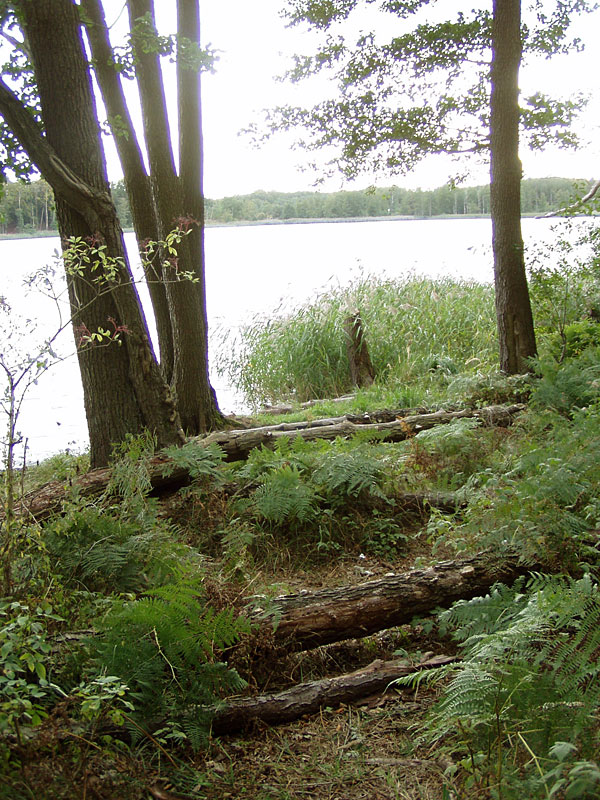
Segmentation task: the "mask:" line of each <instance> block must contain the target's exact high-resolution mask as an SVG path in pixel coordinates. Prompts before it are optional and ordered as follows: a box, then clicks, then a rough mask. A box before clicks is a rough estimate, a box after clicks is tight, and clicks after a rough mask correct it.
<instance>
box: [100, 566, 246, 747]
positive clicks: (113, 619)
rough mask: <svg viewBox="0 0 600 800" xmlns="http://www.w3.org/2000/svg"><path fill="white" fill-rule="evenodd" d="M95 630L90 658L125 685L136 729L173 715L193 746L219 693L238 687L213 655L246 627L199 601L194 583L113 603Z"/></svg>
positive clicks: (200, 595) (236, 678)
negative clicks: (132, 703) (93, 653)
mask: <svg viewBox="0 0 600 800" xmlns="http://www.w3.org/2000/svg"><path fill="white" fill-rule="evenodd" d="M98 629H99V632H100V636H99V637H95V638H94V640H93V641H92V643H91V645H92V647H93V649H94V651H95V661H96V663H97V664H98V665H99V666H100V667H101V668H102V669H104V670H106V672H107V674H110V675H116V676H118V677H119V678H120V679H121V680H122V681H123V682H124V683H126V684H127V685H128V686H129V687H130V694H129V699H130V700H132V701H133V702H134V705H135V715H134V719H135V720H136V721H137V723H138V724H141V725H142V726H149V727H157V726H159V725H160V724H161V723H162V722H164V720H165V719H171V720H178V721H179V723H180V724H182V725H184V726H186V728H187V732H188V735H190V734H193V737H194V743H195V744H196V745H197V744H199V738H198V736H197V735H196V734H199V732H201V731H202V732H204V733H205V732H206V730H207V728H208V724H209V717H208V714H207V707H208V706H210V705H212V704H213V703H215V702H216V700H217V699H218V697H219V696H220V694H221V692H223V691H229V692H231V691H237V690H239V689H241V688H242V687H243V686H244V685H245V682H244V681H243V680H242V679H241V678H240V676H239V675H238V673H237V672H236V671H235V670H231V669H229V668H228V667H227V665H226V664H224V663H222V662H221V661H220V660H219V654H220V652H221V651H222V650H224V649H225V648H227V647H230V646H231V645H232V644H233V643H234V642H235V641H237V639H238V638H239V637H240V635H241V634H242V633H246V632H248V631H249V625H248V623H247V622H246V620H245V619H244V618H241V617H236V616H235V614H234V612H233V611H232V610H229V609H226V610H223V611H215V610H214V609H213V608H211V607H210V606H207V605H206V604H205V601H204V598H203V593H202V588H201V586H200V585H198V584H194V583H192V582H186V581H182V582H179V583H176V584H169V585H165V586H163V587H161V588H160V589H155V590H153V591H152V592H151V593H149V594H148V595H147V596H145V597H143V598H141V599H139V600H135V601H131V602H128V603H125V604H119V605H115V607H114V608H113V609H112V610H111V611H110V612H109V614H107V615H106V616H105V617H104V618H103V619H102V620H100V621H99V623H98ZM194 731H195V733H194Z"/></svg>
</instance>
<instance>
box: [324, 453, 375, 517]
mask: <svg viewBox="0 0 600 800" xmlns="http://www.w3.org/2000/svg"><path fill="white" fill-rule="evenodd" d="M384 477H385V472H384V467H383V464H382V463H381V461H380V460H379V459H377V458H376V457H374V456H373V455H371V454H370V453H368V452H367V451H366V450H365V449H364V448H360V447H359V448H357V449H355V450H350V451H346V452H344V451H342V452H339V451H336V450H335V449H334V450H333V451H330V452H328V453H326V454H325V455H324V456H323V457H322V458H321V460H320V463H319V466H318V467H317V468H316V469H315V471H314V473H313V475H312V480H313V482H314V483H315V484H316V485H317V486H318V487H319V491H320V492H321V493H322V494H323V495H325V496H326V497H327V498H328V499H329V500H330V501H333V503H334V505H335V504H336V503H338V502H344V500H345V498H346V497H358V496H359V495H361V494H370V495H371V496H373V497H379V498H381V499H383V500H386V499H387V495H386V494H385V492H384V491H383V489H382V488H381V485H382V483H383V480H384Z"/></svg>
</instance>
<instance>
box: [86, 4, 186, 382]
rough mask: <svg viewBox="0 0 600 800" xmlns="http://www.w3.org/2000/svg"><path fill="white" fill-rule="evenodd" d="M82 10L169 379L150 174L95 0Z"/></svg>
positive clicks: (168, 335)
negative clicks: (150, 256)
mask: <svg viewBox="0 0 600 800" xmlns="http://www.w3.org/2000/svg"><path fill="white" fill-rule="evenodd" d="M81 7H82V10H83V12H84V21H85V24H86V30H87V35H88V41H89V43H90V48H91V51H92V56H93V67H94V72H95V73H96V78H97V80H98V84H99V86H100V90H101V92H102V99H103V101H104V105H105V107H106V112H107V114H108V123H109V125H110V128H111V132H112V135H113V139H114V142H115V146H116V148H117V153H118V155H119V161H120V162H121V168H122V170H123V177H124V181H125V189H126V191H127V197H128V200H129V207H130V209H131V217H132V220H133V227H134V230H135V235H136V239H137V243H138V249H139V251H140V256H141V258H142V262H143V263H144V264H145V269H146V280H147V283H148V291H149V293H150V300H151V302H152V308H153V309H154V317H155V321H156V331H157V334H158V346H159V350H160V366H161V371H162V373H163V377H164V378H165V380H166V381H167V383H170V381H171V378H172V376H173V359H174V352H173V328H172V325H171V316H170V313H169V303H168V299H167V293H166V288H165V284H164V283H163V280H162V267H161V263H162V251H161V250H160V249H159V250H157V251H156V252H155V255H154V257H153V259H152V261H151V263H149V262H148V253H147V244H148V242H150V241H152V242H158V241H159V239H160V234H159V226H158V219H157V212H156V206H155V204H154V198H153V196H152V187H151V185H150V178H149V176H148V174H147V171H146V167H145V166H144V160H143V157H142V152H141V149H140V145H139V141H138V138H137V134H136V131H135V128H134V126H133V122H132V120H131V115H130V113H129V108H128V106H127V102H126V100H125V94H124V92H123V87H122V84H121V78H120V76H119V74H118V72H117V69H116V65H115V61H114V54H113V50H112V46H111V43H110V36H109V32H108V28H107V25H106V19H105V16H104V9H103V8H102V4H101V3H100V0H82V3H81Z"/></svg>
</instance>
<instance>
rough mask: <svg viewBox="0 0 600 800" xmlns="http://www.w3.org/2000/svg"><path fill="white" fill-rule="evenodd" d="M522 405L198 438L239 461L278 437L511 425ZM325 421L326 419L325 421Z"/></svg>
mask: <svg viewBox="0 0 600 800" xmlns="http://www.w3.org/2000/svg"><path fill="white" fill-rule="evenodd" d="M524 408H525V406H523V405H520V404H516V405H512V406H488V407H487V408H479V409H476V410H473V409H464V410H463V411H443V410H442V411H436V412H434V413H432V414H418V415H416V416H413V417H404V418H401V419H397V420H395V421H394V422H382V423H367V424H357V423H355V422H350V421H349V420H347V419H346V420H344V421H343V422H335V423H334V424H321V421H319V420H317V421H315V422H306V423H300V424H301V425H302V426H303V427H301V428H299V427H297V425H298V424H297V423H285V422H284V423H281V424H280V425H272V426H269V427H265V428H250V429H249V430H243V431H227V432H218V433H212V434H209V435H208V436H206V437H205V438H204V439H201V440H199V441H200V442H201V443H202V444H203V445H207V444H212V443H215V444H218V445H219V447H221V449H222V450H223V451H224V453H225V460H226V461H240V460H242V459H245V458H247V457H248V454H249V453H250V452H251V451H252V450H253V449H254V448H255V447H260V446H264V447H269V448H273V447H275V445H276V443H277V441H278V440H279V439H282V438H293V437H296V436H298V437H300V438H301V439H304V440H306V441H309V440H315V439H326V440H329V441H331V440H333V439H336V438H337V437H338V436H341V437H343V438H350V437H352V436H354V435H355V434H356V433H359V432H360V433H362V434H364V433H372V434H373V438H374V439H376V440H377V441H385V442H401V441H404V440H405V439H408V438H409V437H411V436H414V435H415V434H416V433H419V432H420V431H423V430H428V429H429V428H433V427H434V426H436V425H444V424H447V423H449V422H452V421H453V420H455V419H465V418H467V417H468V418H475V419H480V420H481V422H482V423H483V424H484V425H498V426H507V425H510V424H512V421H513V419H514V417H515V415H516V414H519V413H520V412H521V411H523V410H524ZM327 422H329V420H328V421H327Z"/></svg>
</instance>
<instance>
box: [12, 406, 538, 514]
mask: <svg viewBox="0 0 600 800" xmlns="http://www.w3.org/2000/svg"><path fill="white" fill-rule="evenodd" d="M524 408H525V406H523V405H512V406H488V407H486V408H479V409H475V410H473V409H463V410H462V411H443V410H442V411H436V412H433V413H430V414H414V415H411V416H402V415H400V414H397V415H396V417H395V418H394V419H393V420H392V421H388V422H371V421H367V422H365V421H364V417H363V416H358V417H357V416H356V415H349V416H345V417H335V418H330V419H322V420H313V421H310V422H302V423H287V422H282V423H280V424H279V425H269V426H266V427H262V428H250V429H245V430H233V431H219V432H216V433H212V434H209V435H208V436H205V437H198V438H197V439H196V440H195V441H196V442H197V443H198V446H200V447H206V446H208V445H210V444H217V445H218V446H219V447H220V448H221V449H222V450H223V453H224V458H225V460H226V461H240V460H243V459H246V458H248V455H249V453H250V452H251V451H252V450H253V449H254V448H256V447H260V446H261V445H264V446H265V447H269V448H272V447H275V445H276V443H277V442H278V441H279V440H280V439H284V438H287V439H291V438H295V437H300V438H302V439H304V440H315V439H325V440H333V439H336V438H337V437H343V438H350V437H352V436H354V435H355V434H356V433H359V432H360V433H365V432H366V433H371V434H372V435H373V437H374V438H376V439H377V440H378V441H387V442H398V441H403V440H404V439H406V438H408V437H410V436H413V435H414V434H416V433H418V432H419V431H422V430H427V429H429V428H433V427H434V426H436V425H444V424H448V423H450V422H452V421H453V420H455V419H465V418H467V417H470V418H475V419H479V420H481V422H482V423H483V424H484V425H498V426H507V425H510V424H511V423H512V422H513V420H514V418H515V416H516V415H518V414H519V413H520V412H521V411H523V409H524ZM376 413H377V412H376ZM381 414H382V415H384V417H385V418H386V419H389V417H390V416H393V415H394V412H390V411H386V412H381ZM373 416H375V415H373ZM367 419H369V420H370V417H369V416H368V415H367ZM169 463H170V459H169V458H167V457H166V456H164V455H157V456H155V457H154V458H152V459H151V460H150V462H149V465H148V469H149V474H150V481H151V484H152V488H153V489H154V490H156V491H160V490H162V489H164V488H166V487H173V488H176V487H178V486H181V485H183V484H185V482H186V480H187V479H188V473H187V471H186V470H185V469H184V468H181V467H177V468H174V469H173V470H172V471H171V472H170V473H169V474H168V475H165V466H166V465H168V464H169ZM109 479H110V469H108V468H106V469H99V470H92V471H90V472H88V473H86V474H85V475H81V476H80V477H78V478H76V479H74V480H73V486H74V487H75V489H76V490H77V492H78V494H79V495H80V496H81V497H90V496H94V495H98V494H100V493H101V492H103V491H104V490H105V489H106V486H107V485H108V482H109ZM68 489H69V487H68V486H65V485H64V484H63V483H61V482H58V481H57V482H52V483H48V484H46V485H45V486H43V487H42V488H41V489H38V490H37V491H35V492H33V493H31V494H29V495H27V496H26V497H25V498H23V501H22V504H21V512H22V513H23V514H28V515H30V516H32V517H33V518H34V519H37V520H41V519H44V518H46V517H48V516H49V515H50V514H52V513H55V512H56V511H58V510H60V507H61V503H62V501H63V500H64V498H65V497H66V495H67V492H68Z"/></svg>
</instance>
